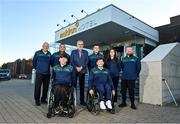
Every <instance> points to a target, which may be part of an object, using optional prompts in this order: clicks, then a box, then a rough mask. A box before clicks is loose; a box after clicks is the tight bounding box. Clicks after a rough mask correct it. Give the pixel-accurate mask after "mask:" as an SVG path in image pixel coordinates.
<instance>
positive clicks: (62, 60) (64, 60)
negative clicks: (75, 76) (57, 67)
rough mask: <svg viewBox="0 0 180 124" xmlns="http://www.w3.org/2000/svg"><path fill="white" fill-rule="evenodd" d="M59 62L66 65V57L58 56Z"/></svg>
mask: <svg viewBox="0 0 180 124" xmlns="http://www.w3.org/2000/svg"><path fill="white" fill-rule="evenodd" d="M59 62H60V63H61V64H62V65H66V63H67V58H66V57H62V58H59Z"/></svg>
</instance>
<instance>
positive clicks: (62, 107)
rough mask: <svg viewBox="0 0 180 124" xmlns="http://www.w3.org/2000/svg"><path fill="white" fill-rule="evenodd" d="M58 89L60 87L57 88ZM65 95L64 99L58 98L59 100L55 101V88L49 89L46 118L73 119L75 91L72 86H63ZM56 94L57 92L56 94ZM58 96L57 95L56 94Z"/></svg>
mask: <svg viewBox="0 0 180 124" xmlns="http://www.w3.org/2000/svg"><path fill="white" fill-rule="evenodd" d="M58 87H61V85H60V86H58ZM63 88H65V89H64V91H63V92H66V93H65V96H66V97H65V98H63V99H61V97H60V96H59V100H58V101H56V100H55V99H56V98H55V96H57V94H55V87H52V88H50V92H49V95H48V113H47V118H51V117H54V116H55V115H58V116H62V117H69V118H72V117H74V114H75V95H76V94H75V92H74V91H75V90H74V88H73V87H72V86H63ZM56 93H57V92H56ZM58 95H59V94H58Z"/></svg>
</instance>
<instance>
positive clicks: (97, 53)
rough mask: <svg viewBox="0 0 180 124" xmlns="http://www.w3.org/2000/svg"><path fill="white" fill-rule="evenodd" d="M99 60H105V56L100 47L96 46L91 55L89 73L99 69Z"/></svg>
mask: <svg viewBox="0 0 180 124" xmlns="http://www.w3.org/2000/svg"><path fill="white" fill-rule="evenodd" d="M98 58H103V59H104V56H103V54H101V53H100V49H99V46H98V45H94V47H93V54H91V55H90V56H89V62H88V68H89V71H90V70H91V69H92V68H94V67H97V65H96V62H97V60H98Z"/></svg>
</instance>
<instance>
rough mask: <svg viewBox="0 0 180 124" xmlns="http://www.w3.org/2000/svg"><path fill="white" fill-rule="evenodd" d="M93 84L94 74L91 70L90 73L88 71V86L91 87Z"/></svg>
mask: <svg viewBox="0 0 180 124" xmlns="http://www.w3.org/2000/svg"><path fill="white" fill-rule="evenodd" d="M93 84H94V74H93V72H92V70H91V71H90V73H89V80H88V88H89V89H92V88H93V86H94V85H93Z"/></svg>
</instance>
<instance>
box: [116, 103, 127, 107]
mask: <svg viewBox="0 0 180 124" xmlns="http://www.w3.org/2000/svg"><path fill="white" fill-rule="evenodd" d="M118 106H119V107H126V106H127V104H126V103H121V104H119V105H118Z"/></svg>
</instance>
